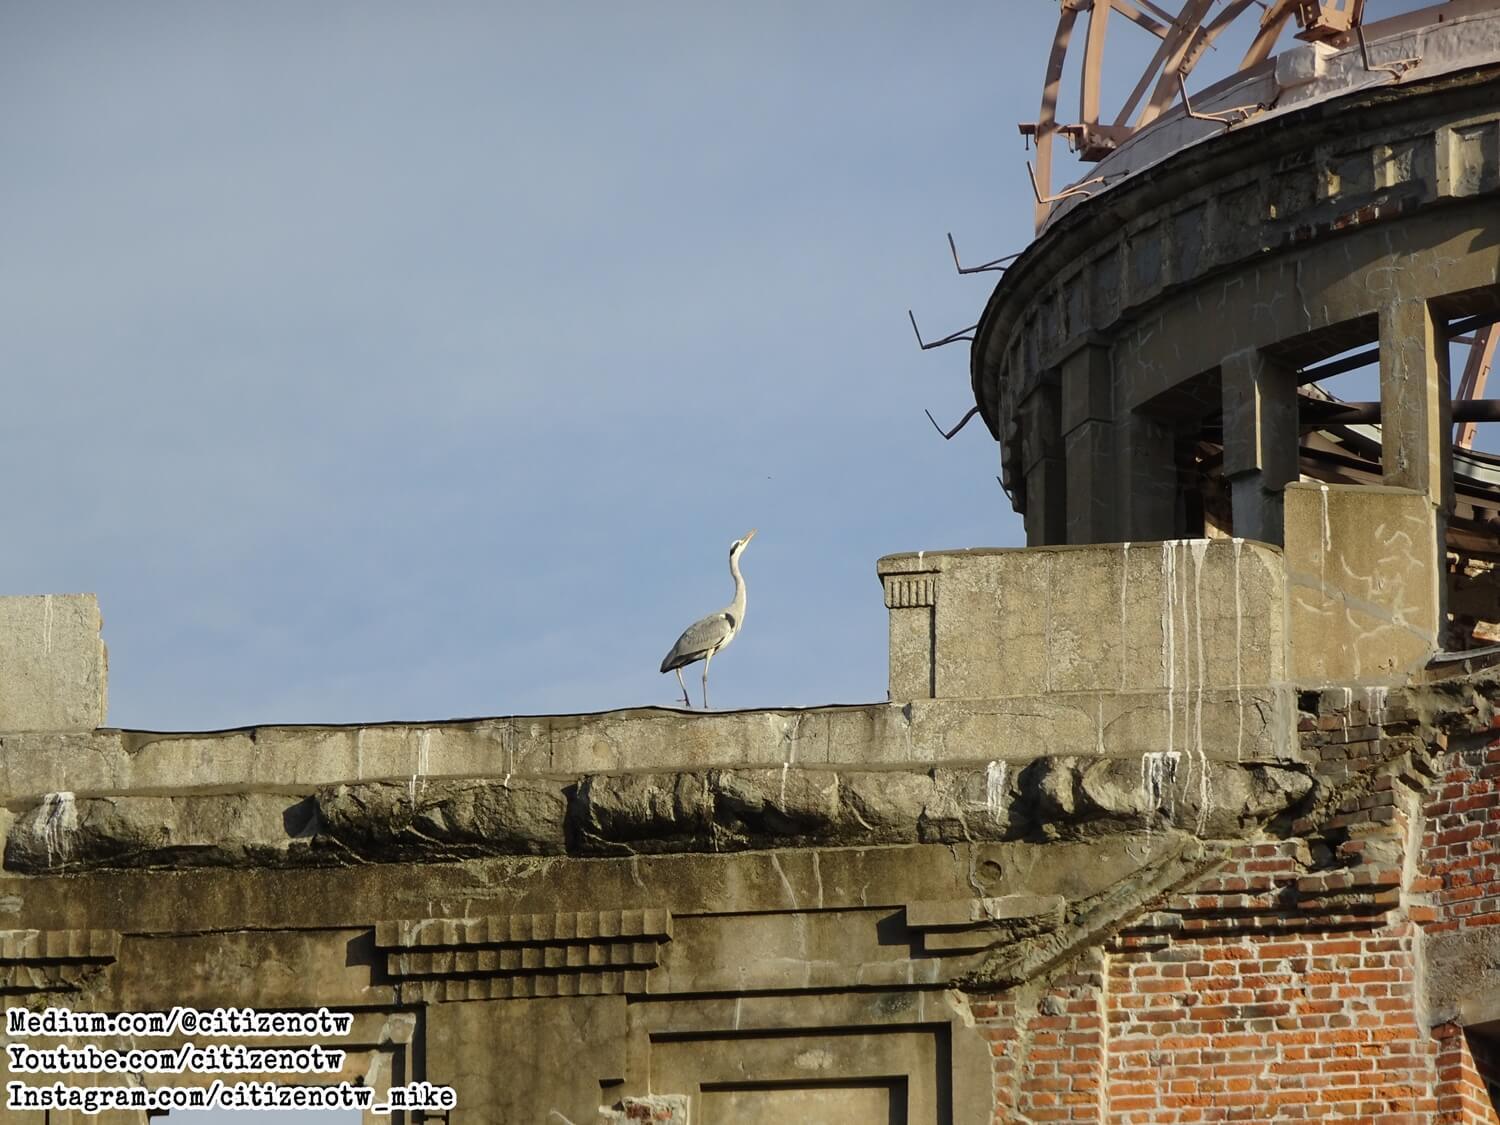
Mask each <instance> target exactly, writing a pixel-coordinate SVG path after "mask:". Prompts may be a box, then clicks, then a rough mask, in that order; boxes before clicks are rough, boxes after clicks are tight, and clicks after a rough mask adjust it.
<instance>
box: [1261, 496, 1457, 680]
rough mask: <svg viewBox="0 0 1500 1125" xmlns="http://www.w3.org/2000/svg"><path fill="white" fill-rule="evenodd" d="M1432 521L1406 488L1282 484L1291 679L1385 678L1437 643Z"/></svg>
mask: <svg viewBox="0 0 1500 1125" xmlns="http://www.w3.org/2000/svg"><path fill="white" fill-rule="evenodd" d="M1438 526H1439V525H1438V522H1437V513H1436V509H1434V508H1433V506H1432V504H1431V503H1430V502H1429V500H1428V497H1427V496H1426V495H1425V494H1424V493H1422V492H1418V491H1416V490H1414V489H1404V488H1384V487H1377V486H1371V485H1323V484H1290V485H1288V486H1287V488H1286V565H1287V583H1288V588H1287V593H1288V597H1289V599H1290V614H1289V621H1290V630H1291V650H1292V667H1291V674H1292V678H1293V679H1294V680H1295V681H1296V682H1297V683H1298V684H1299V685H1303V686H1311V685H1315V684H1350V683H1390V682H1395V681H1398V680H1401V679H1404V678H1405V677H1406V676H1408V675H1410V674H1411V673H1412V672H1415V671H1417V670H1419V669H1421V668H1423V667H1424V666H1425V665H1426V664H1427V661H1428V659H1429V658H1430V657H1431V656H1432V655H1433V654H1434V653H1435V652H1437V651H1438V645H1439V636H1440V624H1441V622H1442V613H1443V611H1442V593H1441V588H1440V583H1441V581H1442V575H1441V574H1440V573H1439V572H1438V546H1437V536H1438Z"/></svg>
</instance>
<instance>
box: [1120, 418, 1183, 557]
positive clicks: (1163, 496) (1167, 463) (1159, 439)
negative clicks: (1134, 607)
mask: <svg viewBox="0 0 1500 1125" xmlns="http://www.w3.org/2000/svg"><path fill="white" fill-rule="evenodd" d="M1115 447H1116V458H1115V464H1116V465H1117V466H1118V467H1119V472H1118V474H1117V476H1116V480H1115V496H1116V497H1117V498H1118V501H1119V504H1118V512H1119V515H1118V517H1117V519H1118V523H1117V527H1118V535H1119V537H1120V538H1121V539H1122V540H1131V541H1134V542H1138V543H1140V542H1148V541H1150V540H1154V539H1176V538H1179V537H1180V534H1181V531H1180V521H1179V519H1178V509H1179V507H1180V504H1179V501H1178V495H1177V492H1178V487H1177V434H1176V431H1175V430H1174V429H1173V428H1172V426H1171V424H1170V423H1168V422H1167V421H1165V420H1164V419H1161V418H1157V417H1156V416H1154V415H1152V414H1149V413H1146V412H1144V411H1140V410H1130V411H1124V412H1122V415H1121V417H1120V418H1119V420H1118V421H1117V422H1116V423H1115Z"/></svg>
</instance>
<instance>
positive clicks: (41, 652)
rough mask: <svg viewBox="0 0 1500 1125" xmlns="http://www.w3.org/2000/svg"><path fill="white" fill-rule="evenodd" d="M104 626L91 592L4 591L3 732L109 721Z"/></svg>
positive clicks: (0, 614) (0, 615) (0, 652)
mask: <svg viewBox="0 0 1500 1125" xmlns="http://www.w3.org/2000/svg"><path fill="white" fill-rule="evenodd" d="M101 626H102V620H101V618H100V616H99V602H98V599H97V598H95V597H94V595H93V594H41V595H38V596H36V597H0V731H33V730H36V731H42V730H45V731H86V730H93V729H94V728H95V727H100V726H103V725H104V713H105V705H106V679H107V677H106V667H107V660H106V656H105V652H104V641H103V640H102V638H101V637H100V635H99V634H100V628H101Z"/></svg>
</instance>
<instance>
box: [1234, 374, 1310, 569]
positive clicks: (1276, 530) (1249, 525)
mask: <svg viewBox="0 0 1500 1125" xmlns="http://www.w3.org/2000/svg"><path fill="white" fill-rule="evenodd" d="M1219 370H1220V375H1221V379H1222V384H1223V397H1224V476H1225V478H1226V479H1227V480H1228V481H1229V489H1230V499H1231V503H1232V505H1233V508H1234V533H1235V535H1237V536H1240V537H1242V538H1245V539H1259V540H1261V541H1262V542H1264V543H1277V544H1280V543H1282V542H1283V519H1282V489H1283V488H1285V487H1286V485H1287V484H1289V483H1291V482H1292V481H1294V480H1296V479H1297V476H1298V472H1297V445H1298V429H1297V376H1296V373H1295V372H1294V371H1293V370H1292V369H1291V368H1289V367H1287V366H1285V365H1283V364H1280V363H1277V362H1276V361H1275V360H1273V359H1271V358H1270V357H1268V356H1267V355H1266V354H1265V353H1264V352H1261V351H1259V350H1258V349H1255V348H1249V349H1247V350H1245V351H1241V352H1237V353H1235V354H1234V355H1231V356H1226V357H1225V358H1224V360H1223V362H1222V363H1221V364H1220V366H1219Z"/></svg>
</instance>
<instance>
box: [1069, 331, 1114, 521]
mask: <svg viewBox="0 0 1500 1125" xmlns="http://www.w3.org/2000/svg"><path fill="white" fill-rule="evenodd" d="M1112 373H1113V368H1112V367H1111V365H1110V356H1109V348H1108V347H1107V346H1106V345H1104V344H1101V343H1097V342H1092V341H1091V342H1089V343H1086V344H1084V345H1083V346H1082V347H1081V348H1079V349H1078V350H1077V351H1075V352H1074V353H1073V354H1072V355H1070V356H1068V357H1067V358H1066V359H1064V360H1063V364H1062V432H1063V449H1064V452H1065V461H1066V465H1067V482H1068V488H1067V542H1069V543H1112V542H1114V541H1116V540H1117V539H1119V538H1121V536H1119V534H1118V533H1117V530H1116V524H1117V519H1116V517H1117V515H1118V511H1119V504H1118V500H1117V497H1116V481H1117V476H1118V474H1117V471H1116V468H1115V464H1114V436H1115V432H1114V431H1115V427H1114V380H1113V378H1112Z"/></svg>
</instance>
